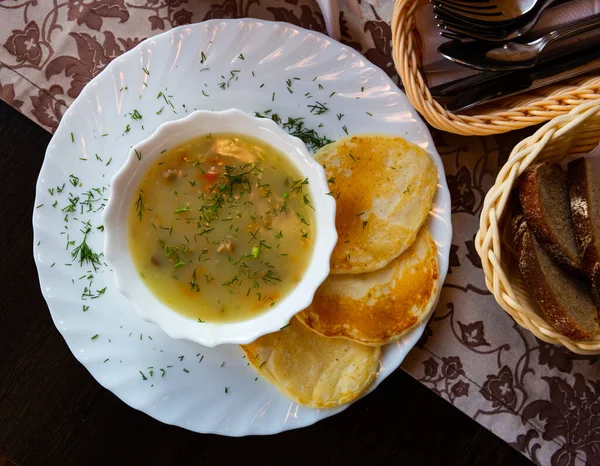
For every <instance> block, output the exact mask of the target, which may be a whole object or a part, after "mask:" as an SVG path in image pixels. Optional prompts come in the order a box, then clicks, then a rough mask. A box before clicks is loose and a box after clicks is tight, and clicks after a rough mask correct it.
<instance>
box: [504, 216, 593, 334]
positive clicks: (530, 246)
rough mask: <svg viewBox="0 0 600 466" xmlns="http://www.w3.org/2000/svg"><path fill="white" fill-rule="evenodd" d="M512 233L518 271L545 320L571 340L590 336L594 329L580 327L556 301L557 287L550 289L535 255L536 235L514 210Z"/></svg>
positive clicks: (558, 291)
mask: <svg viewBox="0 0 600 466" xmlns="http://www.w3.org/2000/svg"><path fill="white" fill-rule="evenodd" d="M513 236H514V240H515V246H516V249H517V260H518V266H519V271H520V272H521V275H522V277H523V279H524V280H525V282H526V283H527V286H528V288H529V291H530V292H531V294H532V295H533V296H534V298H535V300H536V302H537V303H538V306H539V308H540V309H541V310H542V312H543V313H544V315H545V316H546V318H547V319H548V321H549V322H550V323H551V324H552V326H553V327H554V328H555V329H556V330H557V331H558V332H560V333H562V334H563V335H565V336H566V337H569V338H571V339H572V340H578V341H582V340H589V339H590V338H592V337H593V335H594V332H590V331H589V330H588V329H586V328H584V327H582V326H581V325H580V324H579V323H578V322H577V321H576V320H575V319H573V317H572V316H571V315H570V313H569V312H568V311H567V310H566V309H564V308H563V306H562V305H561V304H560V302H559V301H558V299H557V294H558V293H560V290H554V289H553V287H552V286H551V285H550V283H548V281H547V278H546V275H545V273H544V270H543V269H542V267H541V265H540V262H539V258H538V253H539V252H541V251H538V250H537V249H536V245H535V241H536V238H535V237H534V235H533V234H532V232H531V231H530V229H529V227H528V224H527V221H526V220H525V216H524V215H523V214H522V213H517V214H516V215H515V216H514V218H513ZM557 267H558V265H557Z"/></svg>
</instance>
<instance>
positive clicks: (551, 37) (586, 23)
mask: <svg viewBox="0 0 600 466" xmlns="http://www.w3.org/2000/svg"><path fill="white" fill-rule="evenodd" d="M599 25H600V13H596V14H595V15H592V16H588V17H587V18H584V19H582V20H577V21H573V22H571V23H568V24H565V25H564V26H560V27H559V28H557V29H555V30H554V31H552V32H549V33H548V34H546V35H544V36H543V37H542V38H540V42H541V43H540V45H541V46H542V47H545V46H546V45H548V44H549V43H551V42H554V41H555V40H558V39H566V38H567V37H572V36H574V35H577V34H582V33H584V32H587V31H590V30H592V29H594V28H595V27H597V26H599Z"/></svg>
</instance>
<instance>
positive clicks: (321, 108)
mask: <svg viewBox="0 0 600 466" xmlns="http://www.w3.org/2000/svg"><path fill="white" fill-rule="evenodd" d="M307 107H308V108H310V113H312V114H314V115H323V113H326V112H328V111H329V108H328V107H327V106H326V105H325V104H324V103H322V102H318V101H317V102H315V103H314V104H312V105H307Z"/></svg>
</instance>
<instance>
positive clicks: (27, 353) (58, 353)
mask: <svg viewBox="0 0 600 466" xmlns="http://www.w3.org/2000/svg"><path fill="white" fill-rule="evenodd" d="M49 141H50V134H48V133H47V132H46V131H45V130H43V129H42V128H40V127H39V126H37V125H36V124H35V123H33V122H31V121H30V120H29V119H27V118H26V117H25V116H23V115H21V114H20V113H18V112H17V111H15V110H13V109H12V108H10V107H9V106H8V105H6V104H4V103H2V102H0V238H2V240H1V241H2V243H1V244H2V252H1V259H0V276H1V282H0V287H1V288H0V290H1V291H0V311H1V312H0V453H3V454H4V455H6V456H7V457H9V459H11V460H12V461H14V462H15V463H16V464H18V465H20V466H29V465H43V466H52V465H61V466H62V465H70V464H73V465H85V466H91V465H96V464H98V465H100V464H101V465H112V464H128V465H138V464H143V465H154V464H156V465H158V464H160V465H170V464H176V465H188V464H189V465H219V466H223V465H229V464H231V465H234V464H235V465H238V464H260V465H261V466H267V465H270V464H273V465H281V464H285V465H286V466H293V465H303V466H304V465H314V464H316V465H322V464H345V465H354V464H363V465H371V464H373V465H387V464H398V465H409V466H414V465H428V466H433V465H444V466H448V465H469V466H471V465H486V466H496V465H498V466H499V465H511V466H518V465H521V464H529V462H528V460H526V459H525V458H524V457H523V456H521V454H520V453H518V452H516V451H515V450H513V449H512V448H511V447H510V446H508V445H507V444H505V443H504V442H503V441H502V440H500V439H499V438H497V437H495V436H494V435H493V434H491V433H490V432H488V431H487V430H485V429H484V428H482V427H481V426H479V424H477V423H476V422H475V421H473V420H471V419H470V418H468V417H467V416H465V415H464V414H463V413H461V412H460V411H459V410H457V409H456V408H454V407H453V406H451V405H450V404H449V403H447V402H446V401H444V400H442V399H441V398H439V397H438V396H436V395H435V394H434V393H432V392H431V391H430V390H428V389H427V388H425V387H424V386H422V385H421V384H419V383H418V382H417V381H415V380H413V379H412V378H411V377H410V376H409V375H408V374H406V373H404V372H403V371H402V370H398V371H396V372H395V373H394V374H392V375H391V376H390V377H389V378H388V379H387V380H385V381H384V382H383V383H382V384H381V386H380V387H379V388H378V389H377V390H375V392H373V393H372V394H370V395H369V396H368V397H366V398H364V399H363V400H361V401H359V402H358V403H356V404H354V405H353V406H351V407H350V408H348V409H347V410H346V411H344V412H343V413H341V414H339V415H337V416H334V417H332V418H329V419H326V420H324V421H322V422H320V423H318V424H316V425H314V426H312V427H307V428H305V429H301V430H297V431H291V432H286V433H283V434H279V435H276V436H270V437H246V438H238V439H236V438H227V437H219V436H215V435H200V434H194V433H192V432H188V431H186V430H183V429H181V428H178V427H172V426H167V425H164V424H161V423H160V422H158V421H156V420H154V419H152V418H150V417H148V416H147V415H145V414H142V413H140V412H138V411H136V410H134V409H133V408H130V407H128V406H127V405H125V404H124V403H123V402H122V401H120V400H119V399H118V398H117V397H116V396H114V395H113V394H112V393H111V392H109V391H108V390H105V389H104V388H102V387H100V385H99V384H97V383H96V382H95V380H94V379H93V378H92V376H91V375H90V374H89V373H88V372H87V371H86V370H85V368H84V367H83V366H81V365H80V364H79V363H78V362H77V361H76V360H75V358H74V357H73V356H72V355H71V353H70V352H69V350H68V348H67V345H66V344H65V342H64V340H63V339H62V337H61V335H60V334H59V333H58V331H57V330H56V328H55V327H54V325H53V324H52V320H51V318H50V314H49V312H48V309H47V307H46V303H45V302H44V299H43V298H42V294H41V292H40V289H39V285H38V279H37V272H36V269H35V265H34V262H33V256H32V245H33V233H32V227H31V215H32V212H33V201H34V193H35V183H36V180H37V177H38V173H39V170H40V167H41V165H42V160H43V158H44V153H45V150H46V146H47V144H48V142H49ZM0 456H1V455H0ZM0 464H2V460H1V459H0Z"/></svg>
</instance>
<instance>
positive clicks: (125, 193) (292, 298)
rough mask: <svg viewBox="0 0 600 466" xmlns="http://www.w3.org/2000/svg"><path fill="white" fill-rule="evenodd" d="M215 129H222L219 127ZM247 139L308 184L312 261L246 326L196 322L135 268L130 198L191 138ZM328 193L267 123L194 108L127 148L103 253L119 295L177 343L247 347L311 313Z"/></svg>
mask: <svg viewBox="0 0 600 466" xmlns="http://www.w3.org/2000/svg"><path fill="white" fill-rule="evenodd" d="M219 128H220V129H219ZM219 132H220V133H230V134H233V133H238V134H242V135H246V136H251V137H254V138H256V139H259V140H261V141H262V142H264V143H266V144H268V145H270V146H272V147H274V148H275V149H277V150H279V151H280V152H281V153H283V154H284V156H285V157H286V158H287V160H288V161H290V162H291V163H292V164H293V165H294V166H295V167H296V168H297V169H298V170H299V172H300V173H301V175H302V176H303V177H305V178H308V179H309V184H308V190H309V192H310V194H311V197H312V200H313V205H314V213H315V227H314V228H315V239H314V243H313V250H312V253H311V257H310V260H309V263H308V265H307V267H306V270H305V272H304V274H303V276H302V279H301V280H300V282H299V283H298V284H297V285H296V286H295V287H294V288H293V289H292V290H291V291H290V292H289V293H288V294H287V295H286V296H285V298H283V299H282V300H281V301H279V302H278V303H277V304H276V305H275V306H273V308H272V309H269V310H266V311H264V312H262V313H261V314H260V315H258V316H256V317H253V318H251V319H248V320H242V321H236V322H223V323H218V322H213V323H211V322H200V321H199V320H198V321H196V320H194V319H192V318H191V317H188V316H185V315H183V314H180V313H178V312H177V311H175V310H173V309H172V308H170V307H169V306H168V305H166V304H165V303H163V302H162V301H160V300H159V299H158V298H157V297H156V296H155V295H154V294H153V293H152V291H151V290H150V288H149V287H148V286H146V284H145V283H144V281H143V279H142V277H141V276H140V273H139V271H137V269H136V268H135V265H134V263H133V260H132V258H131V253H130V249H129V237H128V228H127V222H128V218H129V212H130V207H131V202H133V196H134V195H135V193H136V192H137V189H138V187H139V183H140V181H141V178H142V177H143V175H144V174H145V173H146V172H147V170H148V168H149V167H150V164H151V163H152V162H153V161H155V160H156V159H157V158H159V157H160V155H161V154H162V153H163V152H164V150H162V149H163V148H164V149H169V148H173V147H176V146H177V145H179V144H182V143H184V142H186V141H189V140H190V139H193V138H194V137H200V136H202V135H208V134H210V133H219ZM328 193H329V187H328V183H327V178H326V175H325V171H324V169H323V167H321V165H319V163H318V162H317V161H316V160H315V159H314V158H313V157H312V156H311V155H310V153H309V152H308V150H307V148H306V146H305V144H304V142H303V141H301V140H300V139H298V138H297V137H294V136H291V135H289V134H288V133H286V132H285V131H284V130H283V129H282V128H281V127H279V126H278V125H277V124H276V123H275V122H274V121H272V120H271V119H269V118H258V117H255V116H252V115H250V114H248V113H246V112H243V111H241V110H238V109H228V110H224V111H210V110H196V111H194V112H192V113H190V114H189V115H187V116H186V117H184V118H182V119H178V120H174V121H169V122H165V123H163V124H161V125H160V126H159V127H158V128H157V129H156V130H155V131H154V132H153V133H152V134H151V135H150V136H149V137H147V138H146V139H144V140H142V141H140V142H138V143H137V144H135V145H134V146H132V147H131V149H130V151H129V154H128V156H127V159H126V161H125V163H124V164H123V166H122V167H121V168H120V169H119V170H118V171H117V172H116V173H115V175H114V176H113V178H112V180H111V182H110V192H109V195H108V202H107V204H106V207H105V209H104V212H103V215H102V218H103V224H104V227H105V238H104V254H105V259H106V261H107V263H108V265H109V266H110V267H111V269H112V271H113V274H114V278H115V283H116V286H117V289H118V290H119V292H120V293H121V294H123V295H124V296H125V297H127V298H128V299H129V300H130V301H131V303H132V304H133V306H134V308H135V309H136V311H137V313H138V314H139V315H140V316H141V317H142V318H143V319H144V320H146V321H148V322H152V323H154V324H156V325H157V326H158V327H160V328H161V329H162V330H163V331H164V332H165V333H166V334H167V335H169V336H170V337H171V338H175V339H184V340H190V341H193V342H196V343H198V344H201V345H203V346H207V347H214V346H217V345H221V344H246V343H250V342H252V341H254V340H256V339H257V338H259V337H260V336H262V335H265V334H267V333H272V332H275V331H278V330H280V329H281V328H282V327H284V326H286V325H288V323H289V321H290V320H291V318H292V317H293V316H294V315H295V314H296V313H298V312H299V311H301V310H302V309H305V308H306V307H308V306H309V305H310V304H311V302H312V300H313V297H314V294H315V292H316V291H317V288H318V287H319V286H320V285H321V283H323V281H324V280H325V279H326V278H327V276H328V275H329V269H330V267H329V259H330V257H331V253H332V251H333V248H334V247H335V244H336V242H337V231H336V228H335V212H336V203H335V200H334V199H333V197H332V196H331V195H329V194H328Z"/></svg>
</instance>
